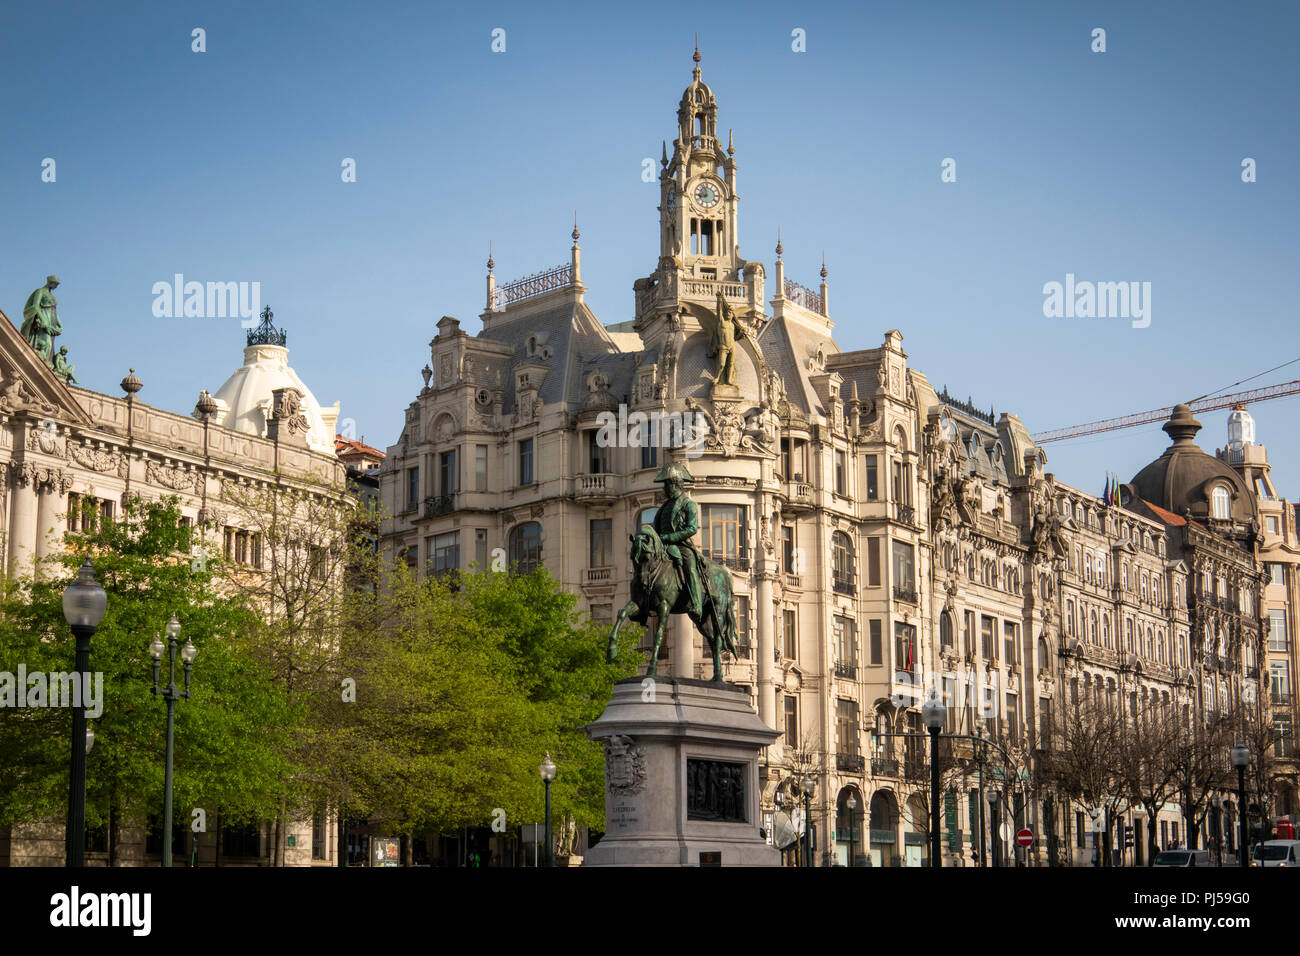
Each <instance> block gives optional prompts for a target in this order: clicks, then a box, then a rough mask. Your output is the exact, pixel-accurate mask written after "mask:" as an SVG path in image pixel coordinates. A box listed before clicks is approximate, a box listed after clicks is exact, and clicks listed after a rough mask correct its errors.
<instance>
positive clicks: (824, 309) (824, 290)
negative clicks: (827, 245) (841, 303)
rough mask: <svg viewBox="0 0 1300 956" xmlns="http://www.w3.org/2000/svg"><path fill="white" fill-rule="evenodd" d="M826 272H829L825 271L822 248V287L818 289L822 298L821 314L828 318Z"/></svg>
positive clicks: (828, 305) (824, 251) (828, 298)
mask: <svg viewBox="0 0 1300 956" xmlns="http://www.w3.org/2000/svg"><path fill="white" fill-rule="evenodd" d="M828 274H829V273H827V271H826V250H825V249H823V250H822V287H821V290H820V291H821V300H822V315H824V316H826V317H827V318H830V314H831V303H830V293H829V291H828V290H827V288H826V276H827V275H828Z"/></svg>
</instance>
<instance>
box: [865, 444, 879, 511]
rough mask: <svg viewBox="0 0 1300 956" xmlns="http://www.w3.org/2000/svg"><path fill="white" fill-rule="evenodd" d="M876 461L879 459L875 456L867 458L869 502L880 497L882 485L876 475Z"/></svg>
mask: <svg viewBox="0 0 1300 956" xmlns="http://www.w3.org/2000/svg"><path fill="white" fill-rule="evenodd" d="M876 461H877V459H876V456H875V455H868V456H867V499H868V500H869V501H875V500H876V499H877V498H879V497H880V484H879V478H878V476H877V474H876V471H877V467H876Z"/></svg>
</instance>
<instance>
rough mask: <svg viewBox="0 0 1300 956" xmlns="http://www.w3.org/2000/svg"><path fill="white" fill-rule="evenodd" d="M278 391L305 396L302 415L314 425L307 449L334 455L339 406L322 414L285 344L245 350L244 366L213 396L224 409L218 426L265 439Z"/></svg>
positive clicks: (257, 346)
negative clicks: (291, 391) (284, 390)
mask: <svg viewBox="0 0 1300 956" xmlns="http://www.w3.org/2000/svg"><path fill="white" fill-rule="evenodd" d="M277 388H296V389H297V390H298V391H299V392H301V393H302V412H303V413H304V414H305V415H306V416H307V422H308V424H309V425H310V426H311V427H310V430H309V431H308V432H307V447H309V448H311V449H312V450H313V451H319V452H325V453H327V454H331V455H332V454H334V429H335V426H336V425H337V424H338V417H339V403H338V402H335V403H334V405H333V407H331V408H328V409H325V410H324V411H322V409H321V407H320V403H319V402H317V401H316V396H315V395H313V394H312V393H311V389H309V388H308V387H307V386H306V385H304V384H303V383H302V379H300V378H298V373H297V372H295V371H294V370H293V369H292V368H290V367H289V350H288V349H287V348H285V347H284V346H283V345H250V346H248V347H247V348H245V349H244V364H243V365H242V366H241V367H240V368H237V369H235V371H234V374H232V375H231V376H230V378H228V379H226V384H224V385H222V386H221V388H220V389H218V390H217V393H216V394H215V395H214V396H213V398H214V399H215V400H216V402H217V407H218V408H219V409H220V411H219V412H218V414H217V424H219V425H224V426H225V427H227V428H233V429H234V430H235V431H240V432H243V433H244V434H246V435H257V436H258V437H259V438H265V437H266V419H267V415H268V414H269V413H270V410H271V406H272V403H273V401H274V396H273V395H272V393H273V392H274V391H275V390H276V389H277Z"/></svg>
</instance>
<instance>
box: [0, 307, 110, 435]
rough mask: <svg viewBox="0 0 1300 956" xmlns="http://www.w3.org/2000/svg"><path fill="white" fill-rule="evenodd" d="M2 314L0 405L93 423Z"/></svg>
mask: <svg viewBox="0 0 1300 956" xmlns="http://www.w3.org/2000/svg"><path fill="white" fill-rule="evenodd" d="M0 317H2V318H3V319H4V321H3V322H0V408H3V409H5V410H11V411H18V410H26V411H30V412H32V413H33V414H38V415H48V416H51V417H56V418H60V419H62V420H65V421H68V420H70V421H75V422H81V423H82V424H86V425H89V424H92V422H91V419H90V416H89V415H88V414H86V411H85V410H84V409H83V408H82V407H81V405H80V404H79V403H78V402H77V399H76V396H74V395H73V394H72V389H70V388H69V387H68V386H67V385H64V384H63V382H62V381H60V380H59V378H58V377H57V376H55V374H54V373H53V372H52V371H50V369H49V368H48V367H47V366H46V364H45V363H44V362H43V361H41V357H40V355H38V354H37V352H36V350H35V349H34V348H32V347H31V344H30V343H29V342H28V341H27V340H26V339H25V338H23V336H22V333H20V332H19V331H18V329H17V327H16V326H15V325H14V323H13V320H12V319H10V318H9V316H8V315H6V314H5V313H4V312H3V311H2V310H0Z"/></svg>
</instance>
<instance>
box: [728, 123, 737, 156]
mask: <svg viewBox="0 0 1300 956" xmlns="http://www.w3.org/2000/svg"><path fill="white" fill-rule="evenodd" d="M727 155H728V156H735V155H736V133H735V130H732V129H728V130H727Z"/></svg>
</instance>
